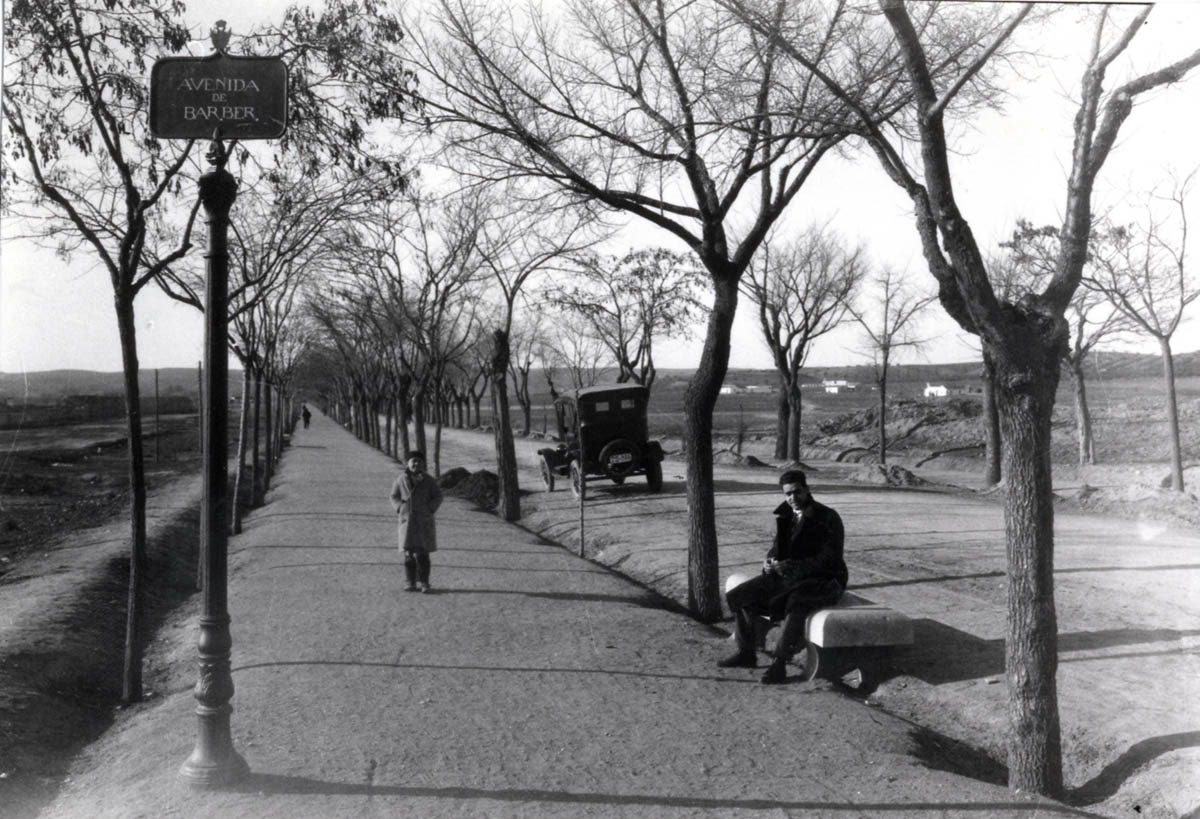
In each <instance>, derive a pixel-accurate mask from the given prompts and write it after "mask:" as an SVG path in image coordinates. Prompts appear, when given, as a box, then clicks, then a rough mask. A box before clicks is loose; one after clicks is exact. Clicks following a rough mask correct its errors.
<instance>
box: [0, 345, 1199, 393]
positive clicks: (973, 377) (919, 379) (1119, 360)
mask: <svg viewBox="0 0 1200 819" xmlns="http://www.w3.org/2000/svg"><path fill="white" fill-rule="evenodd" d="M979 366H980V365H979V362H977V361H963V362H958V363H953V364H902V365H892V367H891V368H890V369H889V371H888V380H889V381H890V382H892V383H896V384H901V383H905V382H916V383H924V382H929V383H937V384H941V383H945V384H965V383H967V382H972V383H975V382H978V380H979ZM694 372H695V371H694V370H689V369H661V370H659V371H658V382H657V384H658V386H659V387H662V388H667V389H671V388H673V387H674V388H681V387H683V386H685V385H686V384H687V382H688V381H689V380H690V379H691V377H692V375H693V373H694ZM1161 373H1162V359H1161V357H1160V356H1157V355H1146V354H1140V353H1114V352H1100V353H1094V354H1093V355H1092V356H1091V359H1090V361H1089V364H1088V368H1087V375H1088V377H1097V378H1104V379H1110V380H1112V379H1122V378H1147V377H1150V378H1156V377H1158V376H1159V375H1160V374H1161ZM1175 374H1176V376H1177V377H1179V378H1187V377H1196V376H1200V351H1196V352H1190V353H1179V354H1177V355H1176V356H1175ZM801 378H802V379H803V380H804V381H805V382H809V383H819V382H821V381H823V380H826V379H843V380H846V381H850V382H852V383H858V384H869V383H871V382H872V381H873V380H874V378H875V374H874V369H873V368H872V367H871V366H870V365H865V364H864V365H855V366H847V367H806V368H804V369H803V370H802V371H801ZM613 379H614V380H615V373H614V374H613ZM241 380H242V373H241V371H240V370H231V371H230V373H229V394H230V395H231V396H233V395H241ZM531 380H532V381H534V383H538V384H540V383H543V381H544V379H542V378H541V377H540V376H536V377H534V378H532V379H531ZM602 380H605V379H602ZM139 381H140V383H141V387H142V393H143V395H144V396H147V397H151V396H153V395H154V370H142V372H141V373H140V379H139ZM725 382H726V383H727V384H729V385H733V386H742V387H745V386H752V385H760V384H771V385H774V384H775V383H776V375H775V371H774V370H770V369H731V370H730V371H729V373H728V375H727V377H726V379H725ZM198 383H199V374H198V372H197V370H196V369H193V368H190V367H172V368H165V369H161V370H159V371H158V389H159V394H160V395H181V394H182V395H195V393H196V391H197V388H198ZM122 393H123V386H122V377H121V373H119V372H94V371H91V370H45V371H41V372H33V373H0V406H2V405H4V404H9V405H11V404H13V403H14V402H21V401H22V400H24V401H30V402H34V403H41V402H53V401H59V400H62V399H64V398H66V397H68V396H73V395H121V394H122Z"/></svg>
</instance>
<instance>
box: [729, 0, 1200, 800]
mask: <svg viewBox="0 0 1200 819" xmlns="http://www.w3.org/2000/svg"><path fill="white" fill-rule="evenodd" d="M730 1H731V2H737V0H730ZM739 5H740V2H739ZM879 7H880V10H881V11H882V13H883V23H884V24H885V25H886V27H887V30H888V31H889V32H890V37H891V41H892V44H893V45H892V46H890V47H894V48H895V49H896V50H897V51H898V55H899V58H900V59H901V60H902V64H903V66H904V72H905V75H906V78H907V81H908V84H909V86H910V88H911V90H912V93H913V95H914V99H913V104H912V106H911V108H909V109H906V111H905V112H904V113H905V116H904V117H903V119H902V124H903V125H905V127H903V128H899V129H892V130H890V131H885V129H884V128H883V127H880V126H879V125H878V124H877V123H876V121H875V118H874V117H873V116H872V113H871V112H870V111H863V112H862V113H861V115H860V121H861V123H862V127H863V132H864V137H865V140H866V142H867V144H868V145H869V146H870V148H871V150H872V151H873V152H874V154H875V155H876V157H877V159H878V160H879V161H880V164H881V165H882V167H883V169H884V171H885V172H886V174H887V175H888V177H889V178H891V179H892V180H893V181H894V182H895V183H896V184H897V185H898V186H900V187H901V188H902V189H903V190H904V191H905V192H906V193H907V194H908V196H909V197H910V199H911V201H912V204H913V209H914V216H915V219H916V228H917V234H918V236H919V237H920V240H921V244H922V248H923V250H924V254H925V259H926V262H927V263H928V266H929V270H930V272H931V274H932V275H933V276H934V278H935V280H936V281H937V283H938V294H939V299H940V301H941V304H942V306H943V307H944V308H945V309H946V311H947V312H948V313H949V314H950V316H951V317H952V318H954V319H955V321H957V322H958V323H959V324H960V325H961V326H962V327H963V329H965V330H967V331H968V332H971V333H973V334H976V335H978V336H979V338H980V342H981V345H982V347H983V355H984V359H985V364H986V366H988V367H990V368H994V372H995V384H996V388H997V406H998V409H999V413H1000V423H1001V429H1002V434H1003V436H1004V471H1005V475H1006V476H1007V478H1006V482H1007V487H1008V493H1007V495H1006V501H1005V518H1006V529H1007V532H1008V552H1009V570H1008V573H1007V575H1008V584H1009V585H1008V600H1009V605H1008V612H1009V614H1008V633H1007V639H1006V640H1005V649H1006V669H1007V678H1008V683H1009V685H1008V695H1009V719H1010V730H1009V732H1008V769H1009V785H1010V786H1011V787H1013V788H1015V789H1019V790H1024V791H1029V792H1035V793H1042V794H1057V793H1059V792H1061V790H1062V784H1063V779H1062V735H1061V728H1060V724H1059V716H1058V696H1057V684H1056V678H1057V656H1058V622H1057V614H1056V609H1055V603H1054V573H1053V554H1054V509H1053V489H1052V484H1051V463H1050V455H1049V453H1050V422H1051V417H1052V413H1053V407H1054V399H1055V393H1056V389H1057V386H1058V378H1059V369H1060V368H1059V366H1058V364H1059V359H1060V358H1061V356H1062V350H1063V348H1064V347H1065V346H1066V343H1067V337H1068V328H1067V322H1066V319H1065V317H1064V312H1065V310H1066V309H1067V306H1068V305H1069V304H1070V302H1071V299H1072V298H1073V296H1074V294H1075V291H1076V290H1077V289H1078V287H1079V284H1080V281H1081V279H1082V275H1083V266H1084V263H1085V261H1086V258H1087V248H1088V239H1089V234H1090V228H1091V218H1092V211H1091V200H1092V190H1093V187H1094V185H1095V181H1096V177H1097V175H1098V174H1099V172H1100V170H1101V169H1102V168H1103V166H1104V163H1105V161H1106V159H1107V158H1108V156H1109V153H1110V151H1111V150H1112V148H1113V145H1114V144H1115V141H1116V138H1117V135H1118V133H1119V131H1120V128H1121V125H1122V124H1123V123H1124V121H1125V119H1126V118H1127V117H1128V116H1129V114H1130V112H1131V111H1132V108H1133V100H1134V99H1135V98H1136V97H1137V96H1138V95H1140V94H1142V93H1144V92H1146V91H1149V90H1151V89H1154V88H1157V87H1159V86H1161V85H1164V84H1168V83H1172V82H1176V81H1178V80H1180V79H1181V78H1182V77H1183V76H1184V75H1185V74H1187V72H1188V71H1190V70H1191V69H1192V68H1193V67H1195V65H1197V64H1198V63H1200V51H1197V52H1195V53H1193V54H1191V55H1189V56H1187V57H1184V58H1183V59H1181V60H1179V61H1177V62H1175V63H1173V64H1170V65H1168V66H1166V67H1165V68H1162V69H1160V70H1158V71H1153V72H1150V73H1146V74H1143V75H1141V76H1138V77H1135V78H1134V79H1132V80H1129V81H1128V82H1126V83H1124V84H1122V85H1120V86H1118V87H1117V88H1115V89H1113V90H1112V91H1111V92H1109V93H1107V94H1106V93H1105V88H1104V84H1105V79H1106V75H1107V72H1108V70H1109V69H1110V68H1111V66H1112V65H1113V63H1114V61H1115V60H1117V58H1118V57H1120V56H1121V54H1122V53H1124V52H1125V50H1126V49H1127V48H1128V46H1129V43H1130V42H1131V41H1132V40H1133V38H1134V37H1135V36H1136V34H1137V32H1138V31H1139V30H1140V29H1141V26H1142V24H1143V23H1144V21H1145V19H1146V16H1147V15H1148V14H1149V13H1150V8H1149V7H1147V8H1144V9H1141V10H1140V11H1139V12H1138V13H1137V14H1136V15H1135V16H1134V17H1133V19H1132V21H1131V22H1130V23H1129V24H1128V26H1126V28H1125V29H1124V30H1123V31H1121V32H1120V33H1119V34H1118V36H1117V37H1116V38H1115V40H1114V41H1113V42H1112V43H1110V44H1107V45H1106V44H1105V33H1106V31H1107V28H1108V26H1109V24H1110V22H1111V20H1110V18H1111V14H1112V12H1111V10H1109V9H1107V8H1105V9H1103V10H1102V11H1100V12H1099V13H1098V17H1097V19H1098V23H1097V25H1096V28H1095V33H1094V36H1093V39H1092V43H1091V49H1090V53H1089V55H1088V58H1087V65H1086V67H1085V69H1084V73H1083V78H1082V86H1081V91H1080V101H1079V107H1078V110H1077V112H1076V115H1075V139H1074V146H1073V150H1072V156H1071V162H1070V170H1069V177H1070V178H1069V180H1068V183H1067V196H1066V206H1065V208H1064V217H1063V226H1062V228H1061V229H1060V235H1061V238H1062V250H1061V252H1060V254H1059V258H1058V260H1057V264H1056V266H1055V272H1054V275H1053V276H1052V277H1051V279H1050V281H1049V282H1048V283H1047V284H1046V286H1045V287H1044V288H1043V289H1042V290H1041V291H1040V292H1037V293H1031V294H1028V295H1026V296H1025V297H1024V298H1022V299H1020V300H1019V301H1016V302H1008V301H1004V300H1002V299H1001V298H999V297H998V296H997V293H996V291H995V289H994V287H993V285H992V283H991V282H990V281H989V279H988V275H987V268H986V265H985V263H984V259H983V254H982V253H981V251H980V248H979V246H978V244H977V242H976V240H975V237H974V235H973V233H972V231H971V227H970V224H969V222H968V220H967V218H966V216H965V215H964V214H963V212H962V210H961V208H960V206H959V201H958V199H957V196H956V194H955V191H954V186H953V184H952V183H953V176H954V174H953V173H952V171H951V163H950V148H949V145H950V140H949V138H948V136H947V132H946V118H947V116H950V115H953V114H955V113H956V111H955V106H956V105H958V104H961V102H962V101H963V98H964V97H963V95H964V94H970V93H977V94H983V95H985V96H986V95H987V94H989V93H991V92H992V90H993V89H991V88H990V87H989V86H988V84H987V83H981V82H980V81H981V80H982V79H984V78H985V72H986V69H987V66H988V65H989V64H990V63H992V62H993V58H995V57H996V55H997V54H999V53H1002V49H1004V48H1005V44H1006V43H1008V42H1009V40H1010V37H1011V34H1012V32H1013V31H1014V30H1015V29H1016V28H1017V27H1018V26H1019V25H1020V24H1021V22H1022V21H1023V20H1024V19H1025V18H1026V17H1027V16H1028V15H1029V13H1030V11H1031V10H1032V4H1027V5H1025V6H1023V7H1021V8H1019V9H1017V10H1016V11H1015V12H1012V13H1011V15H1010V16H1009V17H1008V18H1007V19H1004V18H1003V17H1002V16H1001V15H1003V14H1008V12H1007V10H1001V11H997V8H998V7H997V6H989V7H976V9H977V10H975V9H973V10H972V12H973V14H975V15H981V16H983V17H985V18H990V17H994V18H996V20H997V24H996V25H994V26H992V25H985V26H984V27H983V28H982V29H975V30H974V31H971V30H970V27H969V26H967V25H965V24H964V23H965V22H969V21H970V20H971V19H972V17H971V14H955V15H954V16H952V17H942V16H941V15H942V11H943V9H942V7H941V6H929V7H921V10H920V12H919V17H918V19H916V20H914V18H913V16H912V14H910V12H909V9H908V8H907V6H906V5H905V4H904V3H903V1H902V0H879ZM753 19H755V20H756V21H757V22H758V25H759V28H760V30H761V31H763V32H764V33H768V34H773V33H774V32H775V31H776V29H773V28H771V23H772V20H773V19H774V18H768V17H766V16H762V15H757V16H755V17H754V18H753ZM989 29H992V30H993V32H994V33H992V34H990V35H986V36H980V35H981V32H986V31H987V30H989ZM862 36H864V37H866V36H868V35H867V33H866V32H865V31H864V33H863V35H862ZM780 39H781V40H782V41H783V42H784V43H785V45H784V48H785V50H786V51H787V53H788V54H789V56H791V57H792V58H793V59H795V60H796V61H797V62H799V63H801V64H803V65H806V66H812V67H813V68H814V69H815V70H818V71H820V66H819V65H817V64H816V63H815V62H814V60H813V58H812V56H811V55H810V54H809V53H807V52H806V50H805V49H804V48H802V47H801V46H800V45H794V44H788V40H789V39H790V38H789V37H788V36H787V35H786V33H783V34H782V36H780ZM947 42H955V43H958V44H960V45H961V46H962V47H963V48H964V49H966V54H967V55H968V56H967V60H966V62H965V64H964V65H963V70H962V71H960V72H959V71H956V72H954V73H953V74H951V75H949V76H947V77H945V78H944V79H940V80H939V78H938V76H937V74H936V71H937V70H939V69H940V68H942V67H943V64H942V63H941V62H940V60H939V59H938V58H937V55H936V52H935V49H936V48H937V47H938V44H939V43H942V44H944V43H947ZM821 80H822V82H823V83H824V84H825V85H826V87H827V88H829V89H830V90H832V91H833V92H834V93H836V94H838V95H839V96H840V97H841V98H843V99H845V100H847V101H848V102H849V103H852V101H853V91H854V87H853V86H848V85H847V84H846V83H845V81H844V80H841V79H839V78H838V77H837V76H835V75H834V74H832V73H830V72H827V71H821ZM909 134H911V135H912V136H913V137H915V139H916V141H917V143H918V145H919V149H920V158H919V160H915V161H914V165H913V166H910V163H909V161H908V160H907V158H906V156H907V155H906V153H905V151H904V150H903V140H904V138H905V136H907V135H909Z"/></svg>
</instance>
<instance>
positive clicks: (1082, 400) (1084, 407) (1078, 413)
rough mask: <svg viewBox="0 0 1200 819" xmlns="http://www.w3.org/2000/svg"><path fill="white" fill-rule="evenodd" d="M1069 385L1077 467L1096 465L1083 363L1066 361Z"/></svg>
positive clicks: (1077, 359) (1075, 359) (1073, 360)
mask: <svg viewBox="0 0 1200 819" xmlns="http://www.w3.org/2000/svg"><path fill="white" fill-rule="evenodd" d="M1068 366H1069V367H1070V371H1071V383H1072V385H1073V386H1074V388H1075V390H1074V391H1075V437H1076V440H1077V441H1078V443H1079V465H1080V466H1085V465H1087V464H1094V463H1096V444H1095V440H1094V439H1093V437H1092V411H1091V409H1089V408H1088V400H1087V385H1086V384H1084V381H1083V361H1082V360H1081V359H1079V358H1075V357H1072V358H1071V359H1070V360H1069V361H1068Z"/></svg>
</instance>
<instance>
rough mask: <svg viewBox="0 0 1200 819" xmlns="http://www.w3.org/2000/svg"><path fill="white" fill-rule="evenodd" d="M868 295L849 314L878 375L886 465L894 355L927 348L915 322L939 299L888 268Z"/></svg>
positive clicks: (882, 455)
mask: <svg viewBox="0 0 1200 819" xmlns="http://www.w3.org/2000/svg"><path fill="white" fill-rule="evenodd" d="M868 292H869V293H870V294H871V295H870V296H869V297H868V302H869V303H868V304H866V305H863V306H862V307H861V308H860V307H856V306H855V305H853V304H852V305H851V306H850V314H851V315H853V316H854V320H855V321H857V322H858V325H859V326H860V327H861V328H862V331H863V334H864V336H865V339H866V347H867V349H868V351H869V352H868V355H870V357H871V363H872V365H873V367H874V371H875V388H876V391H877V393H878V395H879V418H878V423H879V442H878V444H877V446H878V452H879V463H881V464H886V463H887V386H888V368H889V367H890V366H891V363H892V355H893V353H896V352H898V351H901V350H905V349H910V350H911V349H915V348H919V347H921V346H922V345H924V344H925V341H926V340H925V339H921V338H917V337H916V335H915V334H914V330H915V326H916V321H917V320H918V318H919V317H920V316H921V314H922V313H923V312H924V311H925V308H926V307H928V306H929V305H930V304H932V303H933V302H934V301H936V300H937V296H935V295H926V294H923V293H920V292H918V291H917V290H916V289H915V288H914V287H913V286H912V285H911V283H910V278H909V277H908V276H907V275H905V274H903V273H901V272H899V271H898V270H896V269H895V268H893V267H889V266H884V267H883V268H882V269H881V270H880V271H879V273H878V274H876V275H875V276H874V277H873V278H872V280H871V287H870V288H869V289H868Z"/></svg>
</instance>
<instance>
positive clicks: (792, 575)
mask: <svg viewBox="0 0 1200 819" xmlns="http://www.w3.org/2000/svg"><path fill="white" fill-rule="evenodd" d="M779 485H780V488H781V489H782V490H783V496H784V501H783V503H781V504H779V506H778V507H777V508H776V509H775V542H774V545H773V546H772V547H771V550H770V551H769V552H767V557H766V560H764V561H763V568H762V574H760V575H759V576H758V577H755V578H752V579H750V580H747V581H746V582H744V583H741V584H739V585H737V586H734V587H733V588H732V589H730V590H729V592H728V593H727V594H726V595H725V601H726V602H727V603H728V604H729V608H730V610H731V611H732V612H733V634H734V638H735V639H736V641H737V652H736V653H734V654H733V655H732V656H731V657H727V658H726V659H724V660H721V661H720V662H719V663H717V665H719V666H721V667H722V668H754V666H756V665H757V664H758V656H757V652H756V651H755V645H754V621H753V618H754V617H756V616H765V617H769V618H770V619H771V620H774V621H778V620H782V621H783V628H782V631H781V634H780V635H779V640H778V642H777V643H776V645H775V659H774V661H773V662H772V663H771V665H770V667H769V668H768V669H767V671H766V673H765V674H763V677H762V682H763V683H764V684H766V685H775V684H778V683H782V682H787V670H786V665H787V662H788V660H790V659H791V658H792V655H793V654H795V653H796V651H798V650H799V649H800V647H801V646H802V645H803V643H804V628H805V624H806V621H807V620H808V615H810V614H811V613H813V612H814V611H816V610H817V609H819V608H824V607H825V606H832V605H833V604H834V603H836V602H837V601H838V599H839V598H840V597H841V596H842V592H843V591H845V590H846V583H847V581H848V580H849V572H848V571H847V569H846V561H845V558H844V556H843V547H844V541H845V531H844V529H843V526H842V519H841V517H840V516H839V515H838V513H837V512H835V511H833V510H832V509H830V508H829V507H828V506H826V505H825V504H823V503H818V502H817V501H816V500H814V499H813V496H812V493H811V492H809V491H808V478H807V477H806V476H805V474H804V472H803V471H801V470H799V469H789V470H786V471H785V472H784V473H783V474H782V475H780V476H779Z"/></svg>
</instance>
